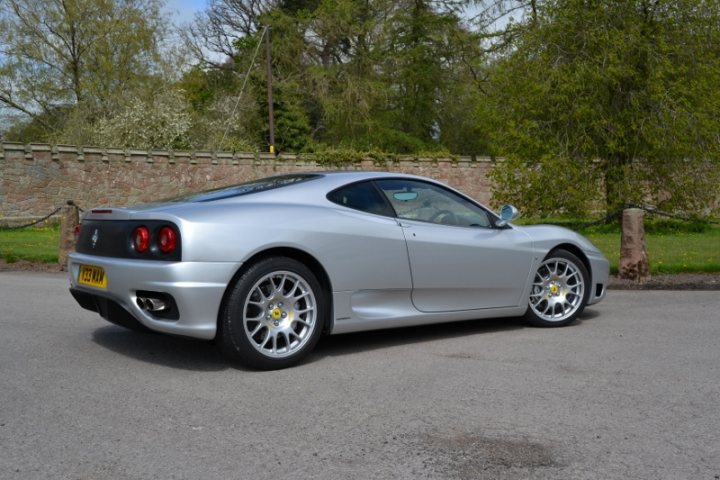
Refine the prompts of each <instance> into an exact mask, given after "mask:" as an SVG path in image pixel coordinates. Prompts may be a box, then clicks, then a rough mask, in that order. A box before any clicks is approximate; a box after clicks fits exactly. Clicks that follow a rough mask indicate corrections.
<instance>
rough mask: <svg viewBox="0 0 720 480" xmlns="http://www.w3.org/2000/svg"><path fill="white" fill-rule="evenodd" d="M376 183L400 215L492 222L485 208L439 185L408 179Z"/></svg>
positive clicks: (457, 223)
mask: <svg viewBox="0 0 720 480" xmlns="http://www.w3.org/2000/svg"><path fill="white" fill-rule="evenodd" d="M376 183H377V185H378V186H379V187H380V189H381V190H382V191H383V193H384V194H385V196H386V197H387V199H388V201H389V202H390V204H391V205H392V206H393V208H394V209H395V211H396V212H397V216H398V217H399V218H405V219H408V220H418V221H421V222H430V223H436V224H439V225H454V226H458V227H490V226H491V223H490V218H489V216H488V213H487V212H486V211H485V210H484V209H482V208H481V207H479V206H478V205H476V204H474V203H473V202H471V201H469V200H467V199H466V198H464V197H462V196H460V195H458V194H456V193H455V192H452V191H450V190H446V189H445V188H443V187H441V186H439V185H435V184H432V183H425V182H421V181H417V180H404V179H393V180H377V181H376Z"/></svg>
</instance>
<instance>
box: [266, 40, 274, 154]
mask: <svg viewBox="0 0 720 480" xmlns="http://www.w3.org/2000/svg"><path fill="white" fill-rule="evenodd" d="M265 57H266V58H265V63H267V96H268V117H269V119H268V126H269V129H270V153H272V154H275V113H274V111H273V87H272V58H271V56H270V27H267V30H266V31H265Z"/></svg>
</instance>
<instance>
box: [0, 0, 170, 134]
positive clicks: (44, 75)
mask: <svg viewBox="0 0 720 480" xmlns="http://www.w3.org/2000/svg"><path fill="white" fill-rule="evenodd" d="M160 6H161V2H160V0H67V1H63V2H58V1H54V0H3V2H2V3H0V52H1V54H0V110H3V111H5V112H8V111H9V112H11V113H12V114H14V115H15V116H16V118H15V126H14V128H11V129H9V132H8V139H11V140H12V139H22V140H25V141H27V140H32V141H63V142H67V141H73V140H76V139H82V140H85V139H86V138H85V137H86V136H87V135H88V128H87V125H86V124H87V123H92V122H94V121H95V120H97V119H98V118H101V117H106V116H109V115H113V114H115V113H117V111H118V110H119V108H120V107H121V106H122V105H124V104H125V102H126V101H127V100H128V99H131V98H133V97H134V95H135V94H137V92H139V91H148V90H150V91H152V90H153V89H154V88H149V86H151V85H155V84H156V83H157V82H158V78H157V76H156V72H157V71H158V70H159V69H160V65H161V64H162V61H163V59H162V58H161V56H160V52H159V45H160V43H161V40H162V37H163V35H164V31H165V30H164V29H165V24H164V22H163V20H162V18H161V16H160ZM76 110H79V111H78V112H76ZM18 121H20V122H23V123H25V124H26V129H23V128H22V124H20V125H19V124H18V123H17V122H18ZM73 122H77V123H73ZM64 132H68V135H65V133H64Z"/></svg>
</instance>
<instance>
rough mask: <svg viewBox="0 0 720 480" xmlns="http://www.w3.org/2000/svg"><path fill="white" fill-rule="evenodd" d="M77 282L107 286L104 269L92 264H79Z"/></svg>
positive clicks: (98, 286) (99, 286) (92, 285)
mask: <svg viewBox="0 0 720 480" xmlns="http://www.w3.org/2000/svg"><path fill="white" fill-rule="evenodd" d="M78 283H80V284H82V285H89V286H91V287H96V288H107V276H106V275H105V269H104V268H102V267H96V266H94V265H80V275H78Z"/></svg>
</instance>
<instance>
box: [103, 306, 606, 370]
mask: <svg viewBox="0 0 720 480" xmlns="http://www.w3.org/2000/svg"><path fill="white" fill-rule="evenodd" d="M598 316H599V313H598V312H597V311H595V310H593V309H585V311H584V312H583V314H582V316H581V317H580V318H579V319H578V320H577V321H575V322H574V323H573V324H572V325H571V326H570V327H565V328H572V327H574V326H579V325H582V323H584V322H586V321H592V320H593V319H595V318H596V317H598ZM523 328H532V327H527V324H526V323H525V322H524V320H523V319H522V318H498V319H484V320H469V321H461V322H451V323H441V324H433V325H423V326H418V327H407V328H394V329H388V330H372V331H368V332H359V333H349V334H345V335H331V336H327V337H323V338H321V339H320V342H319V344H318V346H317V347H316V348H315V351H313V352H312V353H311V354H310V355H309V357H308V358H307V360H306V361H305V362H304V363H315V362H318V361H321V360H323V359H324V358H326V357H334V356H341V355H352V354H354V353H360V352H367V351H371V350H380V349H384V348H393V347H397V346H401V345H408V344H417V343H423V342H433V341H438V340H446V339H453V338H459V337H466V336H469V335H482V334H488V333H492V332H498V331H507V330H518V329H523ZM92 336H93V341H94V342H95V343H96V344H97V345H100V346H102V347H104V348H106V349H108V350H111V351H113V352H116V353H118V354H121V355H125V356H126V357H130V358H134V359H136V360H139V361H143V362H148V363H154V364H157V365H162V366H166V367H169V368H175V369H181V370H192V371H221V370H226V369H228V368H235V369H238V370H248V371H250V369H246V368H244V367H242V366H238V365H235V364H233V363H230V362H228V361H227V360H225V359H224V358H223V356H222V355H221V353H220V351H219V349H218V348H217V346H216V345H215V344H214V343H213V342H209V341H202V340H197V339H192V338H184V337H176V336H172V335H162V334H152V333H139V332H133V331H131V330H127V329H124V328H122V327H117V326H115V325H107V326H104V327H101V328H98V329H96V330H95V331H94V332H93V334H92Z"/></svg>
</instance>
